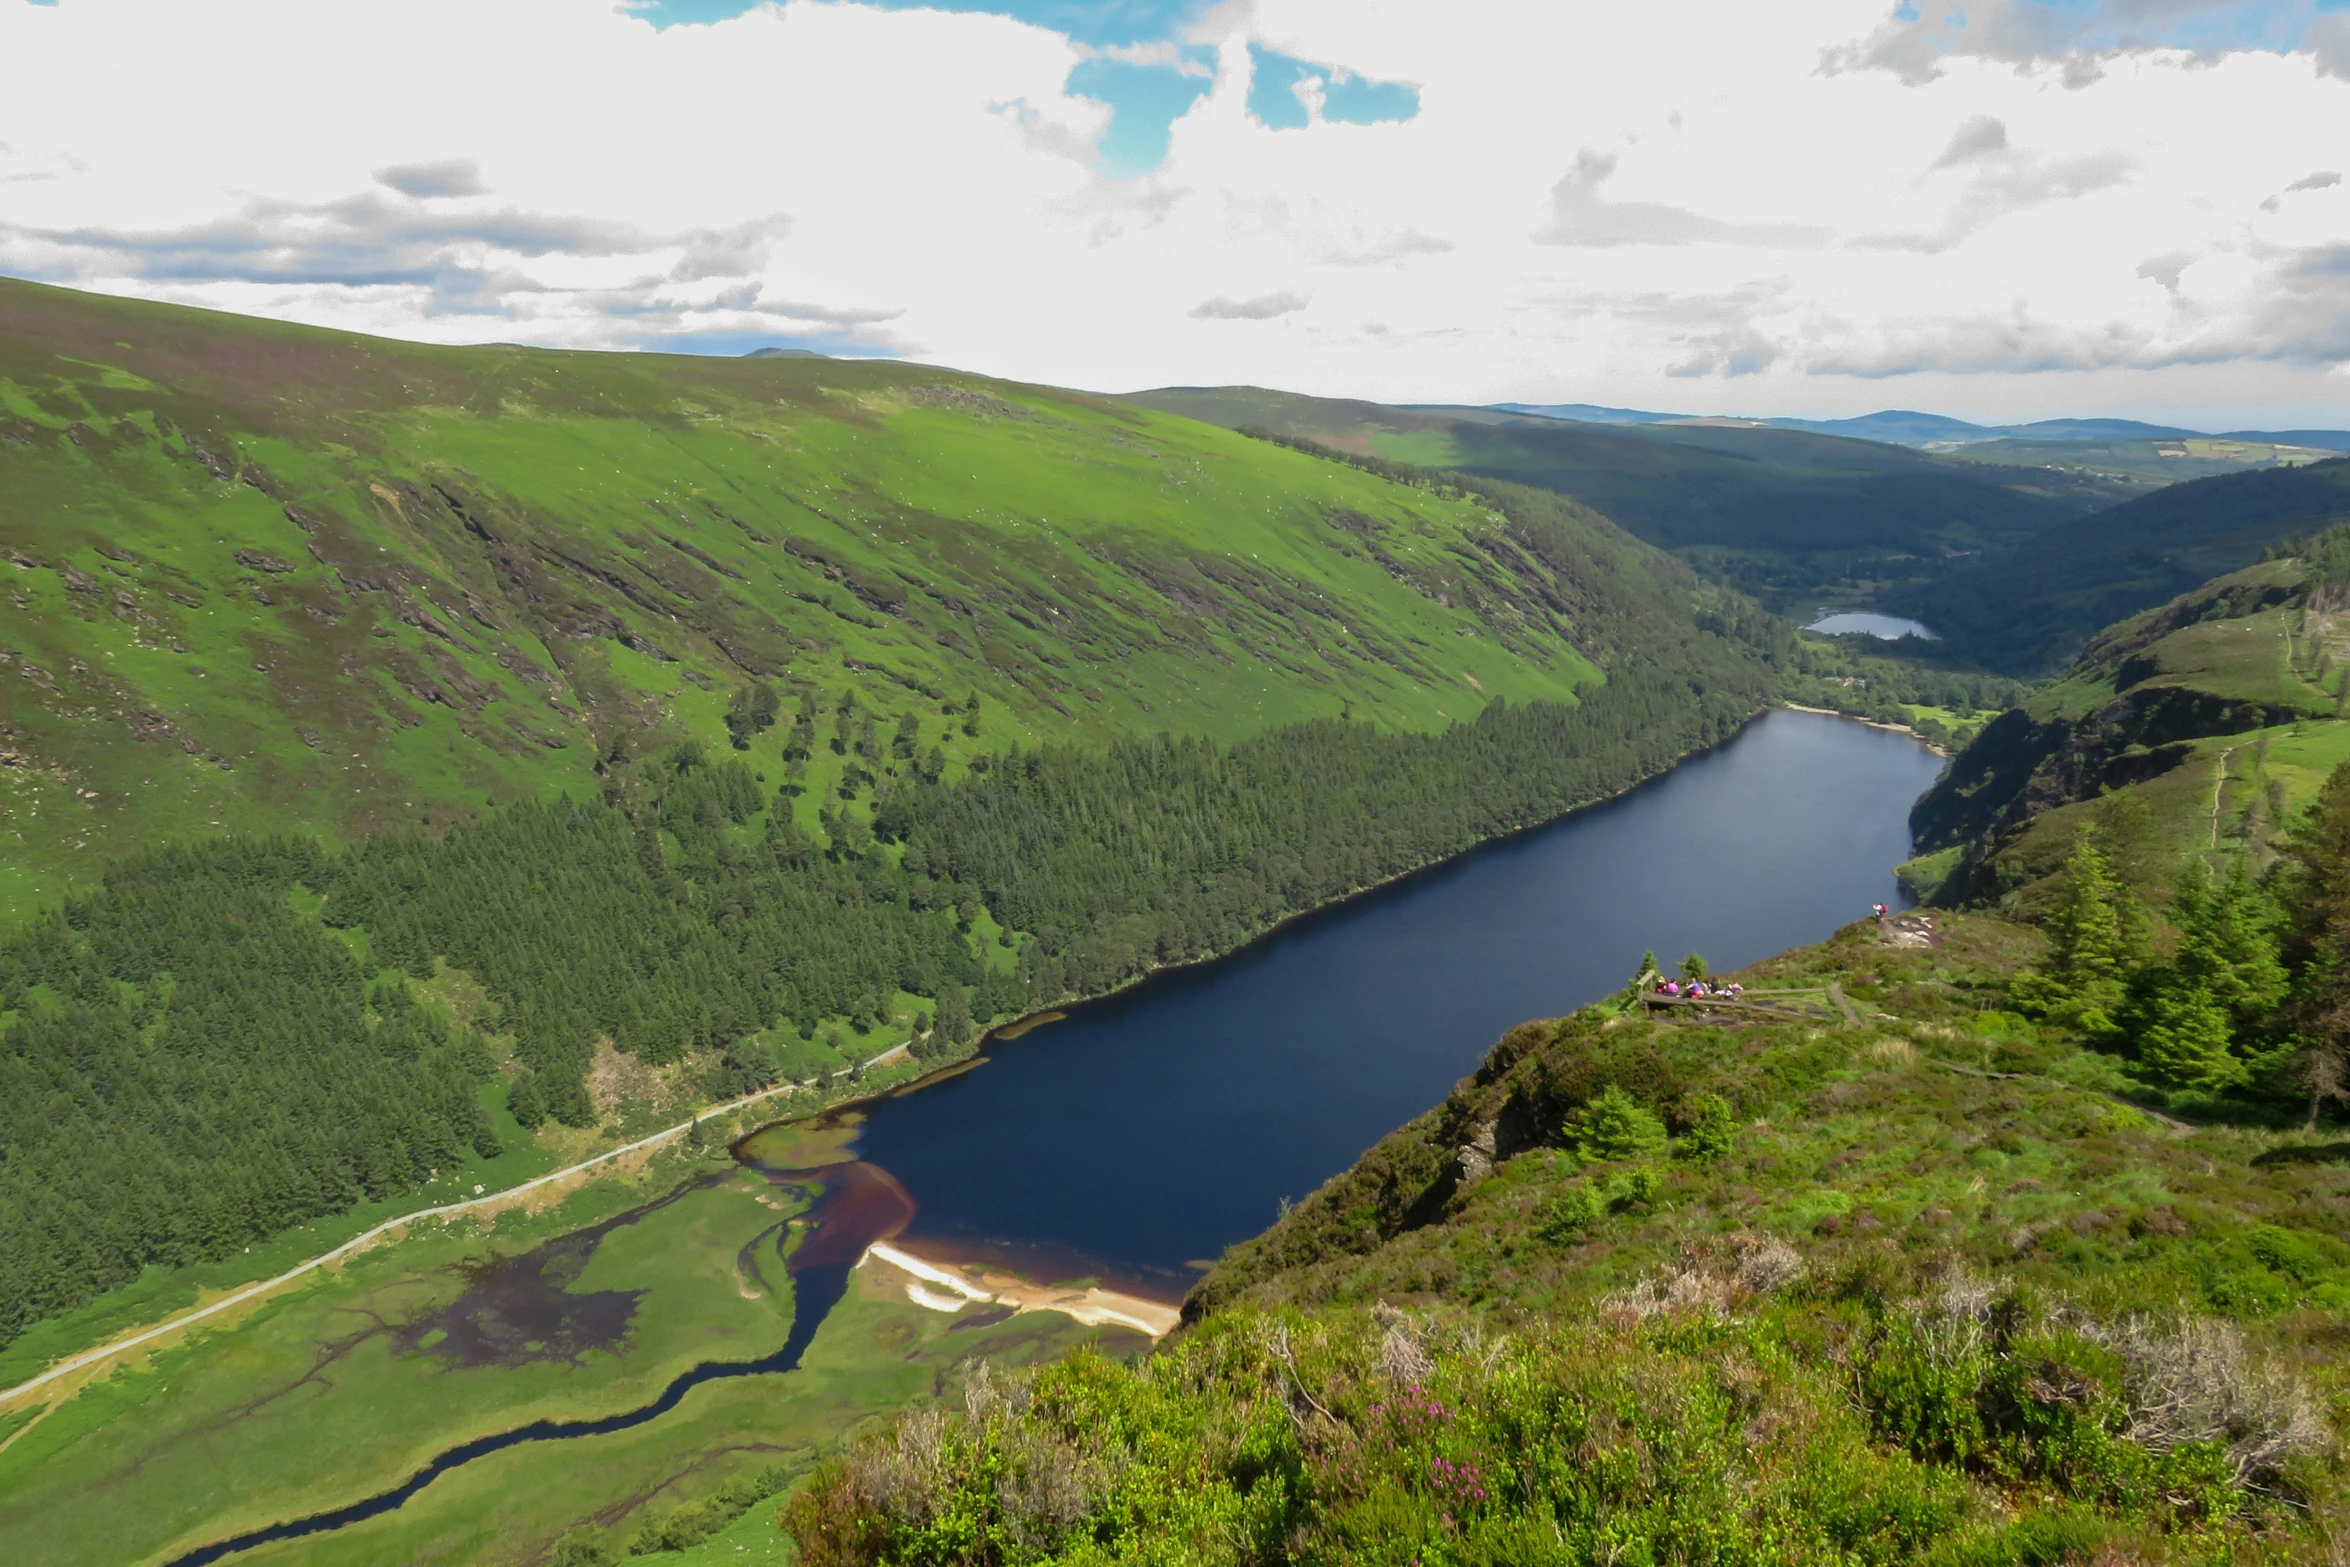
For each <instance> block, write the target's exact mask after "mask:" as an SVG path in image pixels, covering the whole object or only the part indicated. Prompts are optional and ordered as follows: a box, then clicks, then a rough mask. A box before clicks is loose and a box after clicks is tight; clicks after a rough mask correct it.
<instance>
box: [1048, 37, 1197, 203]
mask: <svg viewBox="0 0 2350 1567" xmlns="http://www.w3.org/2000/svg"><path fill="white" fill-rule="evenodd" d="M1199 52H1200V53H1201V54H1202V55H1203V56H1204V57H1205V58H1204V61H1203V65H1204V70H1205V74H1200V75H1191V74H1187V73H1185V72H1183V71H1181V70H1179V69H1177V68H1176V67H1174V66H1172V65H1129V64H1127V63H1126V62H1125V61H1123V60H1113V59H1111V58H1110V57H1109V56H1107V55H1096V56H1094V58H1092V59H1090V60H1087V61H1086V62H1084V63H1083V64H1082V65H1080V66H1078V67H1077V69H1076V70H1074V71H1071V72H1070V73H1069V90H1070V91H1071V92H1073V93H1078V94H1082V95H1083V96H1085V97H1087V98H1093V99H1097V100H1099V101H1100V102H1102V103H1106V104H1108V105H1109V106H1110V108H1111V109H1112V111H1113V112H1114V118H1112V119H1111V121H1110V128H1109V130H1108V131H1107V132H1106V133H1104V135H1103V136H1102V140H1101V154H1102V172H1103V173H1104V174H1107V175H1109V176H1110V178H1112V179H1120V180H1122V179H1132V178H1133V177H1134V176H1136V175H1138V174H1148V173H1149V172H1150V171H1151V170H1153V169H1155V168H1157V167H1158V166H1159V165H1160V164H1161V163H1164V162H1165V161H1166V158H1167V134H1168V131H1169V129H1170V128H1171V127H1172V126H1173V125H1174V123H1175V122H1176V121H1177V120H1179V119H1181V118H1183V116H1184V115H1185V113H1187V112H1188V111H1189V110H1190V108H1191V106H1192V105H1193V104H1195V103H1197V102H1199V100H1200V96H1201V95H1202V94H1203V93H1205V92H1206V91H1207V90H1208V89H1209V88H1210V87H1213V86H1214V85H1215V75H1214V70H1215V64H1214V61H1215V56H1214V55H1213V54H1212V53H1209V52H1208V51H1205V50H1202V51H1199Z"/></svg>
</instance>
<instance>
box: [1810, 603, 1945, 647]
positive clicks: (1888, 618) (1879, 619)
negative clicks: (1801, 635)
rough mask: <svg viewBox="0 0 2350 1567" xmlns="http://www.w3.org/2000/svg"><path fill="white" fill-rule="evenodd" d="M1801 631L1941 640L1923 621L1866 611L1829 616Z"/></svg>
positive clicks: (1828, 634)
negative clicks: (1860, 633) (1858, 633)
mask: <svg viewBox="0 0 2350 1567" xmlns="http://www.w3.org/2000/svg"><path fill="white" fill-rule="evenodd" d="M1803 629H1804V630H1806V631H1817V632H1819V633H1821V634H1822V635H1824V636H1831V637H1836V636H1842V635H1844V634H1845V633H1847V632H1852V631H1862V632H1866V633H1867V634H1868V635H1870V636H1872V637H1883V638H1884V639H1885V640H1886V641H1888V642H1897V641H1899V640H1900V639H1901V638H1903V637H1924V638H1925V639H1926V640H1927V641H1929V642H1939V641H1941V640H1942V639H1941V638H1940V637H1937V636H1935V635H1934V633H1933V632H1931V631H1929V630H1927V629H1926V626H1925V623H1924V622H1923V621H1916V620H1903V619H1902V618H1901V617H1900V616H1899V615H1872V614H1870V613H1869V612H1868V611H1867V610H1848V611H1846V612H1845V613H1844V614H1841V615H1830V616H1829V617H1828V618H1827V619H1825V620H1815V621H1813V622H1812V623H1811V624H1810V625H1808V626H1806V627H1804V628H1803Z"/></svg>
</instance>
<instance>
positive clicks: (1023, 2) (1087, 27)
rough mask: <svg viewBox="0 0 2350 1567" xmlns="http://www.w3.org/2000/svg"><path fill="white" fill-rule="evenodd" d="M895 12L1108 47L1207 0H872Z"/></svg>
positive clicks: (697, 4) (726, 2) (720, 0)
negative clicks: (1022, 25)
mask: <svg viewBox="0 0 2350 1567" xmlns="http://www.w3.org/2000/svg"><path fill="white" fill-rule="evenodd" d="M758 3H759V0H649V3H645V4H638V5H632V6H630V7H629V9H630V10H632V11H634V12H635V13H636V14H637V15H639V16H641V17H643V18H644V19H645V20H646V21H648V22H651V23H652V24H653V25H654V26H655V27H677V26H682V25H687V24H690V23H694V22H723V21H725V20H726V19H727V18H728V17H733V16H740V15H742V14H743V13H744V12H745V11H749V10H753V9H756V7H757V5H758ZM870 3H873V4H878V5H880V6H882V7H883V8H884V9H886V10H892V11H913V10H922V11H980V12H985V13H987V14H989V15H992V16H1009V17H1012V18H1013V19H1015V20H1017V21H1022V22H1032V23H1034V24H1035V25H1036V26H1038V27H1049V28H1051V29H1052V30H1053V31H1054V32H1056V33H1065V34H1067V35H1068V36H1069V37H1071V38H1074V39H1076V40H1077V41H1078V42H1079V43H1081V44H1092V45H1093V46H1094V47H1096V48H1108V47H1110V46H1112V45H1116V44H1131V43H1138V42H1154V41H1156V40H1158V39H1161V38H1173V37H1177V36H1179V35H1180V34H1181V33H1182V31H1183V27H1184V24H1185V23H1187V22H1189V21H1190V20H1191V19H1192V18H1193V17H1194V16H1196V15H1198V14H1199V13H1200V12H1202V11H1205V10H1206V9H1207V5H1206V3H1205V0H870Z"/></svg>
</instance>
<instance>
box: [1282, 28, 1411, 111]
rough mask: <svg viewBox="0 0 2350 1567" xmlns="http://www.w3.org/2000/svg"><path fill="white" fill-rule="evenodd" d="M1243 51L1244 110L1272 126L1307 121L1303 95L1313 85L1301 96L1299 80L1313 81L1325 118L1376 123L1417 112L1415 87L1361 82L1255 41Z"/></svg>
mask: <svg viewBox="0 0 2350 1567" xmlns="http://www.w3.org/2000/svg"><path fill="white" fill-rule="evenodd" d="M1248 52H1249V60H1250V63H1251V66H1252V70H1251V73H1250V77H1249V87H1248V112H1249V113H1251V114H1253V115H1255V116H1256V117H1257V119H1258V120H1259V121H1260V122H1261V123H1263V124H1265V125H1267V126H1269V127H1271V128H1272V129H1274V130H1277V131H1286V130H1297V129H1299V128H1301V127H1303V126H1304V125H1305V124H1306V123H1307V121H1308V118H1309V116H1308V115H1307V112H1306V98H1307V96H1309V95H1310V93H1311V91H1312V87H1309V91H1308V93H1304V94H1301V93H1300V92H1299V91H1298V88H1299V86H1300V85H1301V84H1315V85H1318V87H1319V90H1320V92H1321V96H1322V118H1324V119H1325V120H1344V121H1346V122H1347V123H1348V124H1350V125H1376V124H1378V123H1380V122H1381V121H1385V120H1408V119H1410V118H1411V117H1412V116H1413V115H1415V114H1418V113H1419V112H1420V92H1419V89H1418V88H1416V87H1407V86H1405V85H1404V84H1403V83H1401V82H1371V81H1365V80H1364V79H1363V78H1361V77H1359V76H1357V75H1355V74H1354V73H1352V72H1351V71H1343V70H1336V69H1333V68H1331V67H1329V66H1324V65H1314V64H1310V63H1309V62H1307V61H1304V60H1294V59H1291V58H1290V57H1289V56H1288V55H1285V54H1275V53H1274V52H1273V51H1272V50H1270V49H1264V48H1259V47H1258V46H1257V45H1255V44H1250V45H1249V46H1248Z"/></svg>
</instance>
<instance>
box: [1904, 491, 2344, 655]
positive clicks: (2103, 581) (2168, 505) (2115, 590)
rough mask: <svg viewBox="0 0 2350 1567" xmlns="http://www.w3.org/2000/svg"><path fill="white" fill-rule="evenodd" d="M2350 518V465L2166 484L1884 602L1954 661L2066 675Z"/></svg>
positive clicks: (1906, 590)
mask: <svg viewBox="0 0 2350 1567" xmlns="http://www.w3.org/2000/svg"><path fill="white" fill-rule="evenodd" d="M2346 518H2350V459H2339V458H2337V459H2332V460H2328V461H2325V462H2321V463H2315V464H2309V465H2301V466H2294V467H2287V468H2273V469H2264V470H2260V471H2256V472H2250V473H2241V474H2229V475H2222V476H2219V477H2214V478H2208V479H2200V480H2195V481H2191V482H2188V483H2184V484H2177V485H2173V486H2171V487H2169V488H2167V489H2163V490H2158V491H2156V492H2155V493H2153V494H2151V495H2146V496H2142V497H2140V498H2138V499H2136V500H2133V501H2129V502H2127V503H2125V504H2123V505H2119V506H2114V507H2111V508H2108V509H2107V510H2104V511H2100V512H2096V513H2094V514H2092V515H2090V516H2086V517H2082V518H2079V519H2076V520H2074V521H2071V522H2067V523H2064V524H2062V525H2060V526H2058V527H2054V528H2051V529H2049V530H2048V531H2047V532H2045V533H2042V534H2040V535H2038V536H2037V537H2034V538H2032V539H2030V540H2027V541H2025V542H2024V543H2022V544H2020V545H2018V546H2016V548H2015V550H2014V551H2013V553H2012V554H2010V555H2008V556H2006V557H2004V558H2001V559H1998V560H1993V561H1985V562H1983V563H1981V564H1980V565H1970V566H1968V567H1966V568H1964V569H1961V570H1958V571H1955V572H1953V573H1951V574H1950V575H1948V576H1946V577H1944V578H1942V579H1941V580H1940V581H1938V582H1935V583H1932V584H1912V585H1908V586H1905V587H1901V588H1897V589H1895V590H1893V591H1891V592H1889V593H1888V594H1887V595H1886V600H1885V603H1886V607H1887V608H1889V609H1892V610H1894V611H1895V612H1896V613H1900V614H1908V615H1915V616H1917V617H1918V618H1919V619H1921V620H1924V621H1926V622H1927V623H1928V624H1930V625H1932V626H1933V627H1934V629H1935V630H1936V631H1938V632H1940V633H1941V634H1942V636H1943V638H1944V640H1945V641H1946V642H1947V643H1948V644H1949V646H1950V649H1951V651H1952V652H1954V653H1956V654H1958V655H1960V656H1961V657H1964V658H1968V659H1972V660H1975V661H1977V662H1980V663H1982V664H1984V665H1986V666H1988V667H1990V668H1993V669H1999V670H2004V671H2006V672H2008V673H2011V674H2016V675H2034V676H2037V675H2041V674H2045V673H2047V672H2048V671H2050V670H2052V669H2054V668H2056V667H2058V666H2060V665H2062V664H2063V663H2064V662H2065V660H2067V659H2069V658H2070V657H2072V655H2073V654H2074V653H2075V652H2076V651H2078V650H2079V649H2080V647H2081V645H2082V644H2083V643H2084V642H2086V641H2087V640H2088V639H2089V638H2090V637H2091V636H2092V635H2093V634H2094V633H2096V632H2097V631H2098V630H2099V629H2100V628H2102V627H2104V626H2107V625H2110V624H2112V623H2113V622H2115V621H2118V620H2121V619H2123V618H2124V617H2126V616H2129V615H2133V614H2136V613H2137V612H2138V611H2140V610H2143V609H2147V608H2149V607H2151V606H2153V605H2156V604H2161V603H2163V602H2165V601H2166V600H2168V599H2171V598H2173V597H2175V596H2177V595H2178V594H2181V593H2185V592H2187V591H2188V590H2189V589H2191V588H2193V587H2194V586H2195V585H2196V584H2198V583H2200V582H2203V581H2205V580H2206V579H2208V578H2211V577H2216V576H2219V575H2221V574H2222V573H2225V572H2230V571H2235V570H2238V569H2239V568H2242V567H2245V566H2249V565H2250V564H2252V563H2253V562H2254V561H2256V560H2258V559H2260V557H2261V555H2262V553H2263V552H2264V551H2265V550H2267V549H2269V548H2270V547H2271V546H2273V545H2276V544H2279V543H2281V542H2282V541H2284V540H2287V539H2292V538H2296V537H2300V536H2302V535H2306V534H2312V533H2317V532H2320V531H2323V530H2324V529H2325V528H2327V527H2329V526H2331V525H2332V524H2334V523H2336V522H2340V521H2342V520H2344V519H2346Z"/></svg>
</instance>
